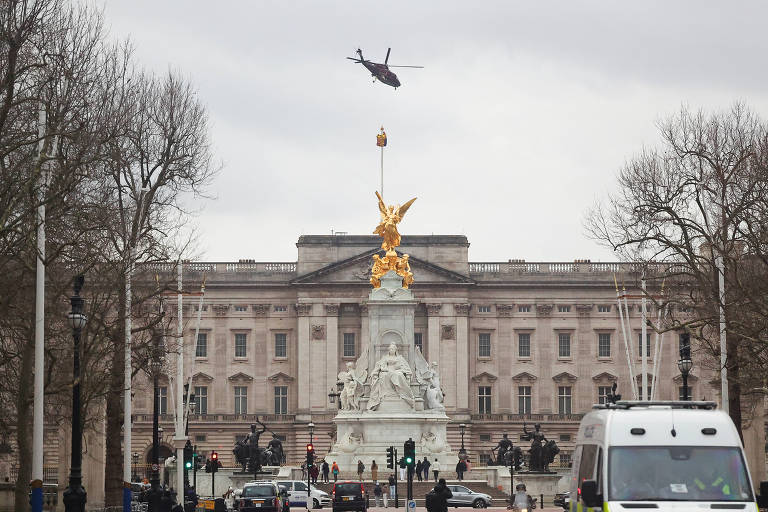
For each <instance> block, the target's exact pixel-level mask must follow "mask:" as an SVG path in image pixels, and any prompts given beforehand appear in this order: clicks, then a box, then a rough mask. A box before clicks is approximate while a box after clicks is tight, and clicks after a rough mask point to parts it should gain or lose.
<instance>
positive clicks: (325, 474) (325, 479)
mask: <svg viewBox="0 0 768 512" xmlns="http://www.w3.org/2000/svg"><path fill="white" fill-rule="evenodd" d="M330 471H331V468H330V466H328V461H327V460H325V459H323V483H324V484H327V483H328V473H330Z"/></svg>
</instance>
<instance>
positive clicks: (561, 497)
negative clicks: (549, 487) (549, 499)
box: [554, 491, 571, 510]
mask: <svg viewBox="0 0 768 512" xmlns="http://www.w3.org/2000/svg"><path fill="white" fill-rule="evenodd" d="M570 494H571V493H570V491H565V492H559V493H557V494H555V499H554V505H555V506H556V507H563V509H565V510H568V509H569V508H570V502H571V498H570Z"/></svg>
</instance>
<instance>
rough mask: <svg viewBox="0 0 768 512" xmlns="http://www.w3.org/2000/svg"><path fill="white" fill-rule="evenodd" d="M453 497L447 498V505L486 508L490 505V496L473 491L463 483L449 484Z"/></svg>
mask: <svg viewBox="0 0 768 512" xmlns="http://www.w3.org/2000/svg"><path fill="white" fill-rule="evenodd" d="M448 489H450V490H451V493H452V494H453V497H452V498H450V499H449V500H448V506H449V507H473V508H486V507H490V506H491V497H490V496H489V495H488V494H484V493H482V492H474V491H472V490H471V489H468V488H466V487H464V486H463V485H449V486H448Z"/></svg>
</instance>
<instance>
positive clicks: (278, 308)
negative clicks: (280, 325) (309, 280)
mask: <svg viewBox="0 0 768 512" xmlns="http://www.w3.org/2000/svg"><path fill="white" fill-rule="evenodd" d="M272 311H274V312H275V313H285V312H286V311H288V306H285V305H283V304H278V305H276V306H275V307H273V308H272Z"/></svg>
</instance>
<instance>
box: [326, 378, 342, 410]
mask: <svg viewBox="0 0 768 512" xmlns="http://www.w3.org/2000/svg"><path fill="white" fill-rule="evenodd" d="M343 389H344V383H343V382H342V381H340V380H339V381H336V392H335V393H334V392H333V388H331V391H330V392H329V393H328V400H330V402H331V403H332V404H335V403H336V399H337V398H339V397H340V396H341V392H342V390H343ZM339 409H341V399H339Z"/></svg>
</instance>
